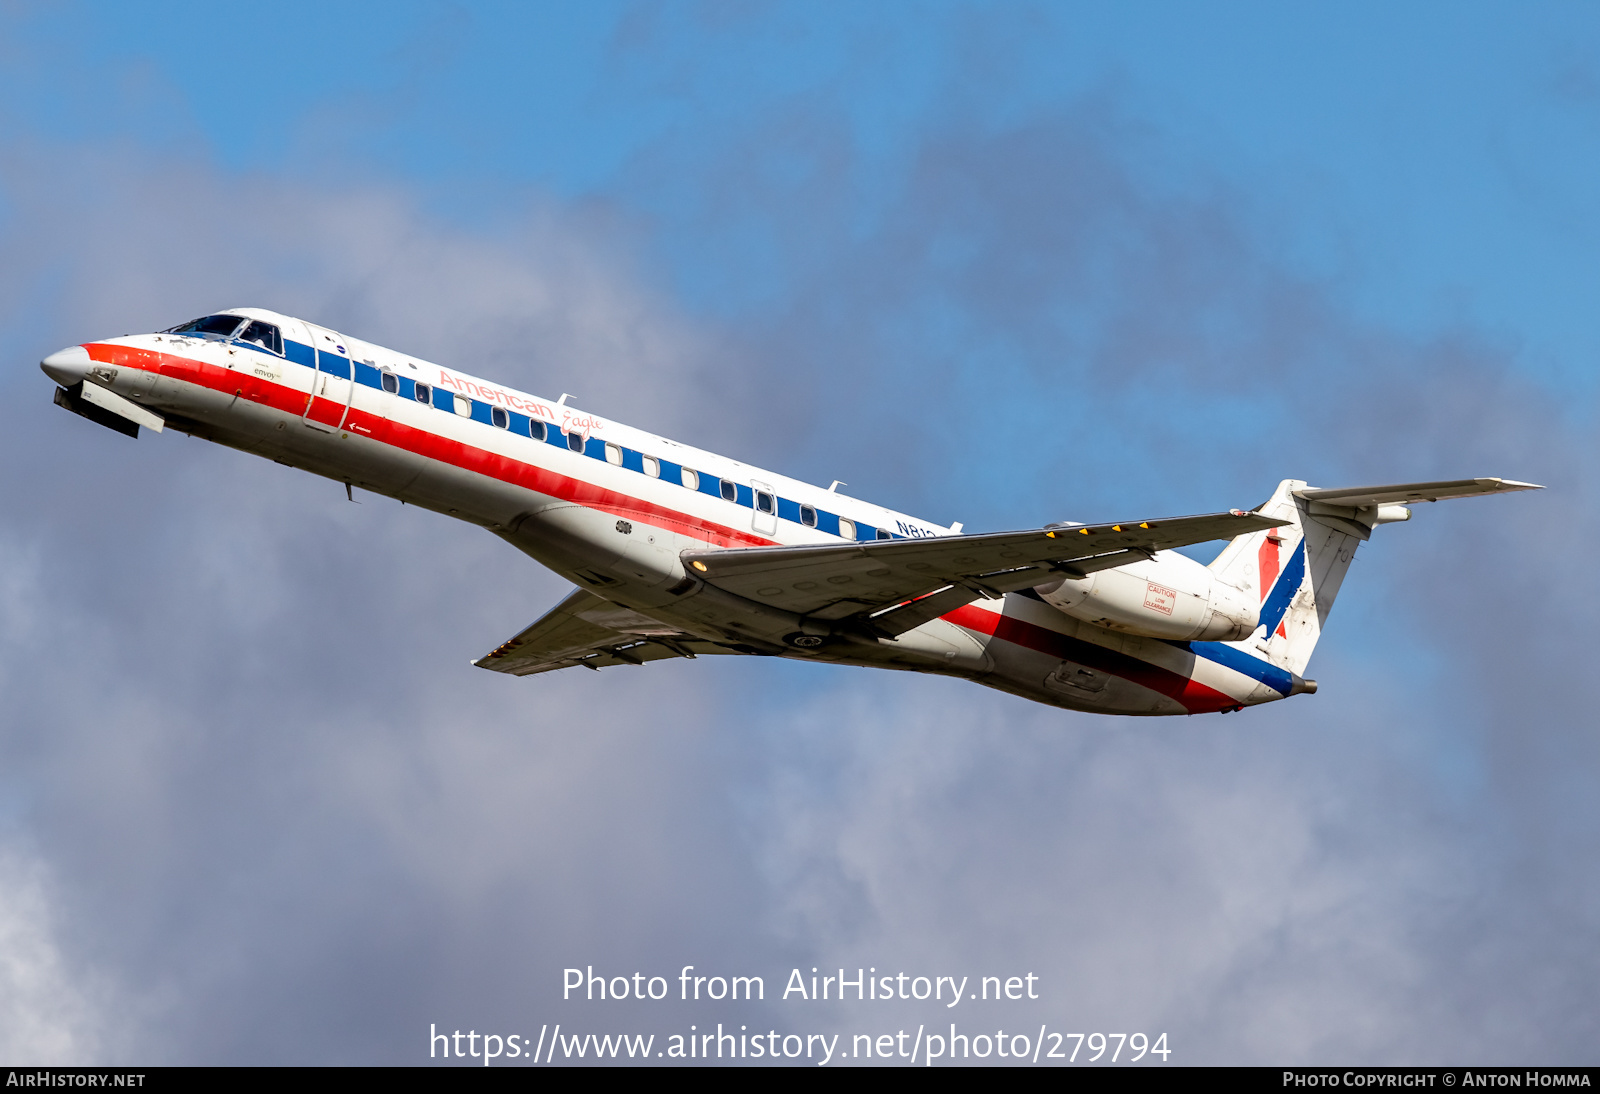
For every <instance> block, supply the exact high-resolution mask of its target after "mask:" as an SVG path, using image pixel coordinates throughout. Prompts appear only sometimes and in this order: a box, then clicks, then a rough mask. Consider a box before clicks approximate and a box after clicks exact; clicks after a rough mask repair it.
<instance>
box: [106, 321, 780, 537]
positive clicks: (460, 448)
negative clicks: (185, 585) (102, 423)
mask: <svg viewBox="0 0 1600 1094" xmlns="http://www.w3.org/2000/svg"><path fill="white" fill-rule="evenodd" d="M84 348H85V349H87V350H88V351H89V357H90V359H91V360H94V361H97V362H100V363H102V364H109V365H120V366H122V367H125V368H138V369H143V370H145V371H147V372H155V373H159V374H160V375H162V376H166V377H169V378H171V379H174V380H181V381H183V382H184V383H190V384H194V385H196V386H198V387H204V388H209V389H210V390H212V391H217V392H221V393H222V394H224V395H237V396H239V397H241V398H245V399H249V400H250V401H252V402H254V403H259V404H260V405H262V406H270V407H272V408H273V409H275V410H281V411H283V412H284V413H286V414H293V415H295V416H296V417H299V416H300V415H301V414H304V413H305V409H306V399H307V397H308V396H307V393H306V392H304V391H299V390H296V389H295V388H292V387H286V386H285V385H283V384H278V383H274V382H272V381H271V380H267V379H264V378H263V377H260V376H254V375H251V374H249V373H246V372H241V371H238V370H235V369H228V368H223V367H221V366H220V365H212V364H207V363H206V362H204V361H196V360H195V359H193V358H191V357H179V356H176V355H174V354H170V353H160V352H157V351H155V350H145V349H138V348H136V347H133V346H114V345H106V344H104V343H89V344H87V345H85V347H84ZM289 367H301V366H289ZM349 382H350V383H352V384H353V383H355V381H354V380H351V381H349ZM230 389H231V390H230ZM325 406H331V407H332V409H333V412H332V414H331V415H329V414H328V413H327V412H326V410H325V409H324V408H325ZM342 413H344V404H343V403H339V402H336V401H334V400H329V399H325V398H320V397H319V398H318V399H317V400H316V405H315V406H314V407H313V408H312V418H313V420H314V421H316V422H318V424H322V425H328V426H330V427H331V426H332V425H333V424H335V423H337V422H338V420H339V415H340V414H342ZM343 428H344V429H345V430H349V431H354V432H356V433H359V434H360V435H361V436H363V437H366V438H369V439H371V440H374V441H378V442H380V443H382V444H387V445H390V446H392V447H394V448H399V449H403V450H404V451H407V452H412V453H415V454H416V455H419V456H423V457H426V458H427V459H431V460H437V461H439V462H440V463H444V464H448V465H450V466H451V467H457V468H460V469H461V470H463V471H472V472H475V473H477V474H480V475H485V476H487V477H489V478H492V479H495V480H497V481H499V482H504V483H510V484H511V485H513V486H520V487H522V488H524V489H526V490H533V491H535V492H537V493H540V494H544V495H546V496H548V497H553V498H559V499H561V500H562V501H570V502H572V503H573V504H575V505H581V506H584V507H585V508H589V509H597V510H599V511H600V512H603V513H609V514H611V515H612V516H617V517H626V518H628V519H629V520H636V521H639V522H640V523H643V524H652V522H657V523H655V524H654V526H656V527H660V528H662V529H663V530H665V531H671V532H676V533H678V534H680V535H687V536H690V537H692V538H700V539H705V540H708V541H709V542H711V543H712V544H715V545H716V546H718V547H770V546H773V545H774V544H775V543H776V542H777V541H776V540H772V539H767V538H765V537H763V536H758V535H754V534H752V533H750V532H743V531H740V530H739V529H737V528H729V527H727V526H726V525H721V524H713V523H708V522H707V521H705V520H702V519H701V518H699V517H696V516H694V515H692V514H690V513H684V512H680V511H679V510H676V509H671V508H668V507H666V506H662V505H657V504H656V503H654V502H650V501H645V500H644V499H643V498H636V497H633V496H632V495H629V494H624V493H620V492H618V491H615V490H607V489H605V488H603V487H600V486H596V485H595V484H594V483H592V482H588V481H586V480H584V479H579V478H574V477H572V476H570V475H562V474H559V473H558V472H555V471H551V470H549V469H547V468H544V467H540V466H538V465H536V464H529V463H523V462H522V461H520V460H515V459H512V458H510V457H509V456H502V455H500V454H498V453H496V452H490V451H487V450H485V449H482V448H478V447H476V446H474V445H469V444H466V443H463V442H461V441H455V440H451V439H450V438H448V437H441V436H439V435H438V434H436V433H429V432H428V431H427V430H423V429H417V428H415V427H414V426H409V425H405V424H403V423H400V422H393V421H390V420H389V419H388V418H383V417H379V416H377V415H373V414H367V413H365V412H363V411H361V410H359V409H358V408H357V407H355V406H353V405H352V406H351V407H350V414H349V416H348V417H346V418H345V421H344V426H343ZM524 439H525V440H527V441H528V443H529V444H539V443H541V442H539V441H535V440H533V439H532V438H524ZM579 458H580V459H588V457H587V456H583V457H579ZM608 466H609V465H608Z"/></svg>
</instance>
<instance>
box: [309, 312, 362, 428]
mask: <svg viewBox="0 0 1600 1094" xmlns="http://www.w3.org/2000/svg"><path fill="white" fill-rule="evenodd" d="M306 327H307V328H308V329H309V330H310V332H311V340H312V342H313V347H312V348H314V349H315V350H316V358H317V361H316V368H317V370H316V372H315V373H313V374H312V377H311V391H310V393H309V394H308V395H307V396H306V409H305V413H303V414H302V415H301V416H300V420H301V421H303V422H305V423H306V425H308V426H310V427H311V428H312V429H316V430H320V431H321V432H324V433H337V432H338V431H339V430H340V429H341V428H343V427H344V420H345V418H347V417H349V415H350V400H351V399H352V398H353V397H354V396H355V388H356V385H355V382H354V379H355V377H354V373H353V372H352V371H351V367H352V366H351V363H350V352H349V350H347V349H346V348H345V344H344V339H343V338H340V337H339V334H338V332H336V331H331V330H327V329H325V328H323V327H318V326H314V325H313V324H311V323H307V324H306Z"/></svg>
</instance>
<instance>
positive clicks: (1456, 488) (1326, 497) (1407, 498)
mask: <svg viewBox="0 0 1600 1094" xmlns="http://www.w3.org/2000/svg"><path fill="white" fill-rule="evenodd" d="M1543 489H1544V487H1542V486H1536V485H1534V484H1533V483H1531V482H1517V481H1516V480H1515V479H1452V480H1450V481H1449V482H1405V483H1398V484H1396V485H1393V486H1347V487H1342V488H1340V489H1336V490H1313V489H1309V488H1308V489H1303V490H1296V491H1295V492H1294V494H1295V496H1296V497H1299V498H1304V499H1305V500H1306V501H1320V502H1322V503H1323V504H1324V505H1338V506H1341V507H1344V508H1350V509H1366V508H1369V507H1371V506H1374V505H1406V504H1413V503H1416V502H1423V501H1443V500H1445V499H1446V498H1471V497H1478V496H1480V495H1483V494H1502V493H1506V492H1508V491H1511V490H1543Z"/></svg>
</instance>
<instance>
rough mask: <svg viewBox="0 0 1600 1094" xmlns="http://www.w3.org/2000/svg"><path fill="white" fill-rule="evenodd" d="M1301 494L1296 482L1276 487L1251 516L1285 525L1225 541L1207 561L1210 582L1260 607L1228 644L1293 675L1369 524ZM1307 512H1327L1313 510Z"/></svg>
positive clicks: (1354, 513) (1298, 670) (1298, 671)
mask: <svg viewBox="0 0 1600 1094" xmlns="http://www.w3.org/2000/svg"><path fill="white" fill-rule="evenodd" d="M1305 489H1306V484H1305V483H1304V482H1302V481H1300V480H1298V479H1285V480H1284V481H1283V482H1281V483H1279V484H1278V489H1277V490H1275V491H1273V494H1272V497H1271V498H1270V499H1269V500H1268V501H1267V502H1266V503H1265V504H1264V505H1261V506H1259V507H1257V509H1256V510H1255V511H1256V512H1258V513H1261V514H1262V515H1264V516H1269V517H1277V518H1278V519H1280V520H1287V521H1289V522H1290V523H1289V524H1288V525H1285V526H1284V527H1282V528H1272V529H1268V530H1267V531H1264V532H1252V533H1250V534H1249V535H1244V536H1240V537H1238V538H1237V539H1234V540H1232V541H1230V542H1229V544H1228V546H1227V547H1225V548H1223V551H1222V553H1221V554H1220V555H1218V556H1217V558H1216V560H1215V561H1214V562H1212V563H1211V570H1212V572H1213V573H1214V574H1216V576H1217V578H1218V580H1220V581H1223V582H1225V583H1226V584H1229V585H1232V586H1233V587H1235V588H1237V589H1242V590H1245V591H1247V592H1249V593H1251V594H1253V595H1254V596H1255V597H1256V598H1257V601H1258V602H1259V603H1260V605H1261V619H1260V623H1259V624H1258V625H1257V627H1256V629H1255V632H1254V633H1253V634H1252V635H1251V636H1250V637H1249V638H1248V639H1246V640H1245V641H1243V642H1237V643H1234V645H1238V646H1241V647H1244V648H1246V649H1249V650H1250V651H1251V652H1253V653H1255V654H1257V655H1258V656H1259V655H1264V656H1265V657H1266V658H1267V660H1269V661H1271V662H1272V663H1273V664H1274V665H1277V666H1278V667H1279V668H1284V669H1288V670H1289V671H1290V672H1293V673H1295V674H1297V675H1298V674H1302V673H1304V672H1305V668H1306V664H1307V662H1309V661H1310V660H1311V651H1312V650H1313V649H1315V648H1316V645H1317V639H1318V638H1320V637H1322V627H1323V625H1324V624H1325V623H1326V622H1327V619H1328V611H1329V610H1330V609H1331V608H1332V607H1333V601H1334V598H1335V597H1337V596H1338V595H1339V586H1340V585H1341V584H1342V583H1343V582H1344V575H1345V571H1347V570H1349V568H1350V562H1351V560H1353V559H1354V558H1355V556H1356V548H1357V547H1358V546H1360V545H1361V541H1362V540H1364V539H1366V538H1367V537H1368V536H1370V535H1371V533H1372V528H1371V525H1370V524H1368V523H1367V522H1366V521H1364V520H1363V519H1361V518H1362V516H1363V515H1365V511H1361V512H1359V513H1358V511H1357V510H1354V509H1348V508H1342V507H1339V508H1336V507H1334V506H1328V505H1318V503H1316V502H1308V501H1306V500H1304V499H1302V498H1299V497H1297V496H1296V492H1297V491H1303V490H1305ZM1313 509H1323V510H1328V512H1323V513H1313V511H1312V510H1313Z"/></svg>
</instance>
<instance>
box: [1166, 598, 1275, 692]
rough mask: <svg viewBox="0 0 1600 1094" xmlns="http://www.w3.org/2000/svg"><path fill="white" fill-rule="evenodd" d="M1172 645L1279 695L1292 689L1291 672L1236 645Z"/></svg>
mask: <svg viewBox="0 0 1600 1094" xmlns="http://www.w3.org/2000/svg"><path fill="white" fill-rule="evenodd" d="M1297 587H1298V586H1297ZM1269 633H1270V632H1269ZM1173 645H1175V646H1177V647H1178V648H1180V649H1186V650H1188V651H1189V652H1190V653H1192V654H1194V655H1195V656H1196V657H1204V658H1205V659H1206V660H1207V661H1215V662H1216V663H1217V664H1219V665H1222V666H1224V667H1226V668H1230V669H1232V670H1233V671H1234V672H1237V673H1239V674H1240V675H1241V676H1248V677H1249V678H1250V679H1252V680H1255V681H1257V682H1258V683H1262V684H1265V685H1267V687H1269V688H1271V689H1272V690H1273V691H1275V692H1277V693H1278V694H1279V695H1288V694H1289V692H1290V691H1292V690H1294V674H1293V673H1290V672H1286V671H1284V670H1283V669H1280V668H1279V667H1278V666H1277V665H1273V664H1270V663H1269V662H1266V661H1263V660H1261V658H1259V657H1253V656H1251V655H1250V654H1248V653H1246V652H1245V651H1244V650H1241V649H1240V648H1239V647H1237V646H1230V645H1228V644H1227V643H1225V642H1174V643H1173Z"/></svg>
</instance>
